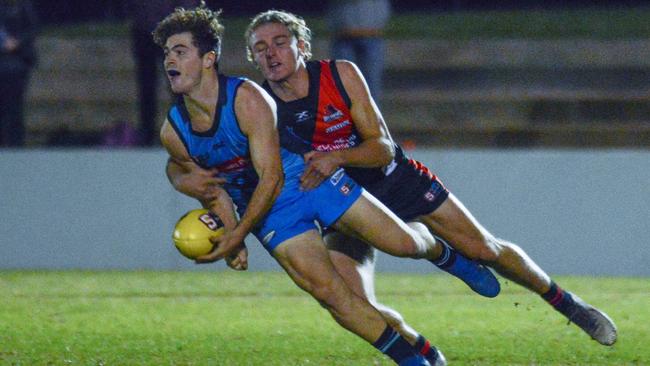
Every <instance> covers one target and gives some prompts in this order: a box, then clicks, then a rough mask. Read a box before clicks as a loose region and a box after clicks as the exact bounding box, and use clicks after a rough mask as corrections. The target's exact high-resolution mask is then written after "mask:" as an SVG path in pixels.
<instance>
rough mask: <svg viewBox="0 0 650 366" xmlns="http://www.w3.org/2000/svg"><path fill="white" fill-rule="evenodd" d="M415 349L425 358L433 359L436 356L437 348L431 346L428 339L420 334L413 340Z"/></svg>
mask: <svg viewBox="0 0 650 366" xmlns="http://www.w3.org/2000/svg"><path fill="white" fill-rule="evenodd" d="M415 350H416V351H418V352H419V353H420V354H421V355H422V356H424V357H425V358H426V359H427V360H435V359H437V358H438V350H437V349H436V347H434V346H432V345H431V343H430V342H429V340H428V339H426V338H424V337H423V336H422V335H418V340H417V341H415Z"/></svg>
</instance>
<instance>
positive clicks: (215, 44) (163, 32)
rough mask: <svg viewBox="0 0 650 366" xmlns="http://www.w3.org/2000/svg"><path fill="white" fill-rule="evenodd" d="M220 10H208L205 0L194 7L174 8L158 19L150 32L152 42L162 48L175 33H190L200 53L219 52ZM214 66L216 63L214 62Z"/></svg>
mask: <svg viewBox="0 0 650 366" xmlns="http://www.w3.org/2000/svg"><path fill="white" fill-rule="evenodd" d="M220 14H221V10H218V11H213V10H210V9H209V8H208V7H207V6H206V5H205V1H201V4H200V5H199V6H198V7H196V8H194V9H184V8H176V9H175V10H174V12H173V13H171V14H169V15H168V16H167V17H165V19H163V20H162V21H160V22H159V23H158V25H157V26H156V29H155V30H154V31H153V32H152V36H153V40H154V42H155V43H156V44H157V45H158V46H160V47H162V48H164V47H165V43H166V42H167V39H168V38H169V37H171V36H173V35H175V34H179V33H184V32H190V33H192V39H193V42H192V43H193V44H194V46H196V47H197V48H198V49H199V52H200V55H204V54H206V53H208V52H210V51H214V52H215V53H216V54H217V59H219V56H220V54H221V40H222V38H223V31H224V27H223V25H222V24H221V23H220V22H219V15H220ZM215 67H216V63H215Z"/></svg>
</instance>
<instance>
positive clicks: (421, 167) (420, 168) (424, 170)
mask: <svg viewBox="0 0 650 366" xmlns="http://www.w3.org/2000/svg"><path fill="white" fill-rule="evenodd" d="M409 164H411V165H413V166H414V167H415V169H416V170H417V171H418V172H420V173H422V174H424V175H427V176H429V178H430V179H431V180H436V179H437V178H436V176H435V175H433V173H431V171H430V170H429V168H427V167H426V166H424V164H422V163H420V162H419V161H416V160H413V159H409Z"/></svg>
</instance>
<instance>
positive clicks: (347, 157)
mask: <svg viewBox="0 0 650 366" xmlns="http://www.w3.org/2000/svg"><path fill="white" fill-rule="evenodd" d="M336 67H337V69H338V71H339V75H340V76H341V81H342V82H343V87H344V88H345V91H346V92H347V93H348V96H349V97H350V101H351V102H352V105H351V107H350V113H351V114H352V120H353V121H354V126H355V129H356V130H357V132H358V133H359V135H360V136H361V143H360V144H359V145H357V146H356V147H353V148H350V149H344V150H338V151H332V152H326V153H323V152H316V151H312V152H309V153H307V154H305V160H306V161H307V163H308V165H307V167H306V169H305V173H304V174H303V176H302V179H301V181H302V187H303V188H305V189H310V188H314V187H316V186H318V184H320V182H321V181H322V180H323V179H325V178H326V177H328V176H330V175H331V174H332V173H334V172H335V171H336V169H338V168H339V167H341V166H343V167H346V166H347V167H363V168H375V167H383V166H386V165H388V164H389V163H390V162H391V160H392V159H393V158H394V156H395V148H394V145H393V141H392V138H391V136H390V134H389V132H388V128H387V127H386V123H385V122H384V118H383V117H382V115H381V112H380V111H379V108H378V107H377V105H376V103H375V101H374V100H373V99H372V96H371V95H370V92H369V91H368V86H367V84H366V82H365V80H364V78H363V75H362V74H361V71H359V69H358V68H357V66H356V65H355V64H353V63H352V62H349V61H337V62H336Z"/></svg>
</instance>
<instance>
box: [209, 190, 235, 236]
mask: <svg viewBox="0 0 650 366" xmlns="http://www.w3.org/2000/svg"><path fill="white" fill-rule="evenodd" d="M201 203H202V204H203V207H205V208H207V209H208V210H210V211H211V212H213V213H214V214H216V215H217V216H219V218H220V219H221V222H223V226H224V227H225V228H226V229H228V230H234V229H235V227H237V215H236V214H235V208H234V206H233V202H232V198H230V195H228V193H227V192H226V191H222V193H221V194H219V195H218V196H217V198H216V199H213V200H211V201H210V202H201Z"/></svg>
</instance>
